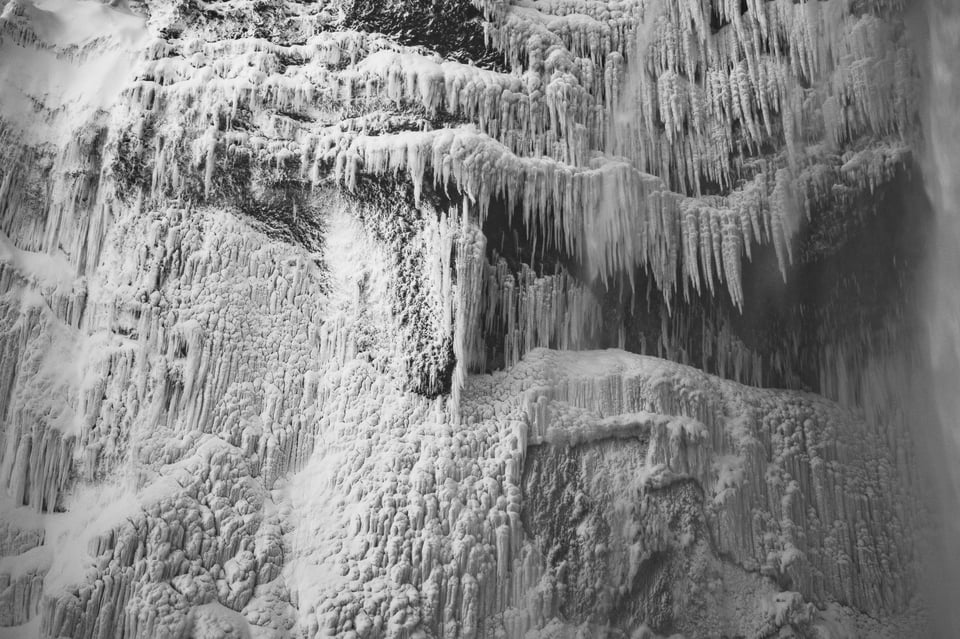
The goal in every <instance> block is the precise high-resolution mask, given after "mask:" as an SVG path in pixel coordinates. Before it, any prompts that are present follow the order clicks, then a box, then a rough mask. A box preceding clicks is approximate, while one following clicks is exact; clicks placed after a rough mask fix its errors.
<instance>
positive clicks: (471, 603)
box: [0, 0, 924, 639]
mask: <svg viewBox="0 0 960 639" xmlns="http://www.w3.org/2000/svg"><path fill="white" fill-rule="evenodd" d="M348 4H349V3H341V2H316V3H304V4H300V3H286V4H284V5H277V6H273V5H267V4H266V3H255V2H246V1H245V0H231V1H230V2H211V3H205V2H197V3H192V2H189V3H188V2H178V1H172V0H171V1H169V2H168V1H153V0H148V1H147V2H142V3H133V4H132V9H131V8H129V7H127V6H126V5H124V4H123V3H109V4H103V3H99V2H93V1H91V0H76V1H73V2H66V1H62V0H42V1H41V0H7V1H3V0H0V233H2V234H0V420H2V421H0V509H2V510H0V636H12V637H33V636H43V637H108V636H109V637H126V638H134V637H197V638H201V637H202V638H213V637H237V638H240V637H276V638H280V637H289V636H295V637H322V636H337V637H344V638H350V639H355V638H359V639H372V638H376V637H383V638H409V639H414V638H417V639H419V638H440V637H444V638H447V639H454V638H458V637H462V638H464V639H473V638H478V639H479V638H481V637H482V638H489V637H529V638H531V639H533V638H537V637H539V638H542V639H547V638H553V637H558V638H559V637H579V636H582V637H594V636H610V637H621V636H624V637H647V636H655V635H662V636H669V635H675V634H677V633H680V634H682V635H683V636H686V637H718V636H724V635H725V636H741V635H742V636H745V637H768V636H782V637H785V636H791V634H790V633H793V635H795V636H808V637H821V638H823V637H829V638H832V639H841V638H852V637H857V636H871V637H873V636H877V637H904V636H911V635H917V634H922V633H920V631H919V630H918V629H920V628H922V624H923V622H924V620H923V612H922V606H920V605H919V602H918V601H917V599H916V595H917V591H916V581H917V574H916V571H917V563H916V552H917V550H916V544H915V533H916V527H917V526H918V525H919V516H918V514H919V507H918V505H917V504H916V502H915V501H914V500H913V499H912V493H911V492H910V489H909V487H908V484H907V483H906V482H905V479H907V478H909V477H910V475H911V471H910V464H911V463H912V460H911V458H910V453H909V449H905V448H902V447H899V446H898V444H900V443H901V442H902V436H903V433H901V432H899V431H898V430H897V426H898V424H899V423H900V422H898V421H896V420H893V419H890V420H887V417H888V415H886V414H882V415H880V416H879V418H878V417H877V415H874V414H863V413H855V412H853V411H852V410H850V409H848V408H844V407H841V406H840V405H839V404H835V403H832V402H830V401H828V400H826V399H824V398H823V397H820V396H817V395H813V394H803V393H796V392H790V391H775V390H761V389H758V388H754V387H749V386H743V385H740V384H737V383H734V382H732V381H727V380H724V379H721V378H719V377H713V376H709V375H706V374H704V373H702V372H699V371H697V370H695V369H693V368H689V367H685V366H681V365H679V364H674V363H671V362H668V361H666V360H662V359H655V358H650V357H643V356H640V355H633V354H629V353H626V352H625V351H621V350H609V351H586V350H581V349H586V348H588V347H589V346H590V345H591V344H594V343H595V342H596V339H597V338H598V333H599V331H600V323H601V320H602V319H603V318H602V312H603V310H602V306H601V304H600V301H599V300H598V299H597V297H596V295H595V291H596V290H597V289H596V286H600V285H606V284H611V285H612V283H614V282H617V283H618V285H619V286H621V287H622V288H623V290H630V293H631V294H633V293H636V294H637V296H638V297H639V296H641V295H643V294H646V295H647V296H648V300H649V295H651V294H654V295H660V296H662V297H663V298H665V299H666V300H667V304H668V305H669V303H670V300H671V299H676V297H677V296H679V295H685V296H686V295H691V294H696V293H699V292H700V291H701V290H703V291H710V292H711V293H712V292H713V291H714V290H718V291H719V290H721V287H723V289H725V290H726V291H727V292H728V294H729V296H730V298H731V300H732V302H733V304H734V305H735V306H737V307H738V308H739V307H742V305H743V303H744V287H743V285H742V284H743V282H742V261H743V258H744V256H746V257H747V258H750V256H751V254H752V253H751V251H752V250H754V249H756V248H757V247H758V246H760V245H773V247H774V250H775V252H776V255H777V258H778V262H779V265H780V269H781V271H783V272H784V273H785V271H786V267H787V265H788V264H789V263H790V262H791V260H793V259H795V256H794V254H793V251H794V242H795V241H796V237H797V234H798V233H799V229H800V226H801V223H802V220H803V219H804V216H808V217H809V215H810V210H811V209H812V208H814V207H816V206H819V205H821V204H823V202H824V201H834V200H836V201H839V202H846V201H847V200H845V199H844V198H845V197H847V196H848V195H849V194H850V193H857V194H864V193H869V192H870V191H871V190H872V189H874V188H877V187H878V186H879V185H881V184H883V183H884V182H885V181H887V180H889V179H890V178H891V177H892V176H893V174H894V173H895V172H896V170H897V168H898V167H900V166H902V165H903V164H904V163H905V162H906V161H907V159H908V155H909V151H908V150H907V149H908V138H909V136H910V135H911V126H912V118H913V113H914V111H913V109H914V108H915V105H913V104H912V100H913V94H912V93H911V86H912V84H911V83H912V82H913V70H912V69H913V67H912V60H911V59H910V54H909V50H908V49H907V48H906V47H905V45H904V44H903V42H902V38H901V33H900V30H901V26H902V25H901V22H900V18H899V10H900V6H899V4H898V3H896V2H874V3H863V2H852V1H847V0H830V1H829V2H806V3H794V2H790V1H788V0H777V1H774V2H759V1H755V0H751V1H750V2H747V3H745V5H746V11H741V9H742V7H741V5H742V4H743V3H740V2H723V3H713V5H715V6H713V5H711V6H713V11H711V9H710V6H708V4H709V3H704V2H695V1H694V2H690V1H687V2H679V3H669V5H668V4H666V3H664V4H661V3H656V2H646V1H642V0H633V1H625V2H609V3H608V2H595V1H592V0H582V1H579V2H573V1H560V0H557V1H550V2H547V1H542V0H541V1H529V2H528V1H525V0H517V1H516V2H493V1H487V2H475V3H472V4H473V5H475V6H476V8H477V9H478V10H479V11H480V13H479V15H480V16H481V17H482V19H483V20H485V24H484V27H485V32H486V37H487V40H488V42H489V44H490V45H491V46H492V47H494V48H496V49H497V50H499V51H501V52H502V54H503V58H504V63H503V64H502V65H500V66H499V67H497V68H491V69H480V68H478V67H476V66H474V65H470V64H465V63H461V62H453V61H450V60H444V59H443V58H441V57H440V56H438V55H436V54H434V53H432V52H431V51H429V50H427V49H426V48H424V47H413V46H405V45H401V44H399V43H398V39H399V38H398V39H394V38H391V37H388V36H386V35H381V34H372V33H368V32H364V31H355V30H347V29H343V28H341V26H342V20H343V19H344V17H343V16H344V14H345V12H346V10H347V9H349V6H347V5H348ZM493 209H497V210H498V211H501V212H503V211H506V215H508V216H512V217H513V218H514V219H515V221H516V222H517V224H519V225H520V226H519V227H518V228H522V229H523V231H524V234H525V241H526V242H528V243H529V244H530V245H531V247H532V249H531V250H530V252H529V255H530V256H529V262H530V263H529V264H512V263H509V261H508V260H507V259H506V257H504V256H500V255H498V254H497V252H496V251H497V250H498V247H496V246H493V245H488V243H489V238H487V237H486V236H485V235H484V228H485V227H484V224H485V222H486V221H488V220H489V219H492V218H491V217H490V216H491V215H492V213H491V211H492V210H493ZM514 232H516V231H515V230H514ZM545 251H549V252H551V253H555V254H560V255H561V256H562V257H563V258H564V259H562V260H561V259H556V260H555V262H556V264H555V268H552V269H545V268H543V265H542V264H540V263H536V262H537V260H536V259H535V257H536V255H537V253H538V252H539V253H540V256H541V260H542V258H543V254H544V252H545ZM641 268H644V269H647V271H648V273H650V275H651V277H652V278H653V282H654V283H655V286H656V289H657V290H656V291H653V292H652V293H651V291H649V290H648V291H646V293H644V292H643V291H633V290H632V289H633V287H634V278H635V276H636V274H637V273H638V272H639V269H641ZM665 317H666V316H665ZM666 321H667V320H666V319H664V322H666ZM494 337H496V338H497V340H498V343H496V344H494V343H492V342H494V341H495V340H494ZM485 339H490V341H491V343H485ZM719 339H720V338H718V344H720V343H721V342H720V341H719ZM545 347H547V348H545ZM548 348H550V349H553V350H548ZM717 350H718V351H720V350H724V351H725V353H726V350H727V349H725V348H721V346H719V345H718V346H717ZM730 350H731V351H732V349H730ZM489 353H495V354H496V355H497V356H498V357H500V360H498V361H488V360H487V356H488V354H489ZM722 357H728V358H729V359H730V360H731V361H733V362H734V363H733V364H731V367H734V366H736V367H740V366H741V365H742V363H743V359H742V358H741V359H737V357H738V355H736V354H729V355H728V354H724V355H723V356H722ZM865 368H866V369H868V371H869V372H870V374H874V373H875V374H876V375H878V376H882V373H883V369H880V368H877V369H873V368H869V367H866V366H865ZM488 369H489V370H491V371H492V370H494V369H501V370H496V372H489V373H488V372H487V371H488ZM738 370H739V368H738ZM831 370H832V369H831ZM846 381H847V380H845V379H844V380H841V381H840V382H837V384H836V386H838V387H844V384H845V383H846ZM877 412H878V413H882V411H880V410H879V409H878V411H877ZM901 418H902V416H901Z"/></svg>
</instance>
